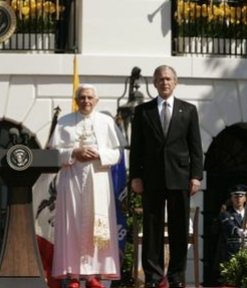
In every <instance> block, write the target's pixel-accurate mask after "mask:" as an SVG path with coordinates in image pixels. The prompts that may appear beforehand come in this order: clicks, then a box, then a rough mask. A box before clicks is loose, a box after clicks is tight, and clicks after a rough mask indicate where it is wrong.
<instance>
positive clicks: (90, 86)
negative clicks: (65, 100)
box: [75, 83, 99, 99]
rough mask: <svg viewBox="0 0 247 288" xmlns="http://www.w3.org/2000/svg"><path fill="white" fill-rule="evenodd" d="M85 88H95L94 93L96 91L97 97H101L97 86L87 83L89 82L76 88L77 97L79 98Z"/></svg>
mask: <svg viewBox="0 0 247 288" xmlns="http://www.w3.org/2000/svg"><path fill="white" fill-rule="evenodd" d="M84 89H91V90H93V93H94V95H95V97H96V98H99V97H98V94H97V89H96V87H95V86H94V85H92V84H87V83H85V84H82V85H80V86H79V87H78V88H77V90H76V92H75V98H76V99H78V97H79V95H80V93H81V91H82V90H84Z"/></svg>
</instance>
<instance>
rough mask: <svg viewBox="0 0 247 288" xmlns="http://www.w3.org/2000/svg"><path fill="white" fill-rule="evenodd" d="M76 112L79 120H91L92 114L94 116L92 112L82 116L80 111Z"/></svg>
mask: <svg viewBox="0 0 247 288" xmlns="http://www.w3.org/2000/svg"><path fill="white" fill-rule="evenodd" d="M78 112H79V115H80V117H81V119H90V118H93V117H94V114H95V112H94V111H93V112H91V113H90V114H83V113H81V112H80V111H78Z"/></svg>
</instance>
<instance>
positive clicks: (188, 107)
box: [130, 98, 203, 194]
mask: <svg viewBox="0 0 247 288" xmlns="http://www.w3.org/2000/svg"><path fill="white" fill-rule="evenodd" d="M202 173H203V154H202V146H201V137H200V130H199V123H198V114H197V110H196V107H195V106H194V105H192V104H190V103H187V102H185V101H182V100H179V99H177V98H175V99H174V107H173V114H172V118H171V121H170V126H169V130H168V133H167V137H166V138H165V136H164V134H163V130H162V126H161V122H160V117H159V112H158V107H157V98H155V99H153V100H151V101H149V102H146V103H143V104H140V105H139V106H137V107H136V109H135V114H134V119H133V122H132V135H131V149H130V180H131V179H133V178H142V179H143V181H144V189H145V194H146V193H150V192H149V191H151V193H152V191H154V190H156V191H161V192H163V191H164V187H166V188H168V189H175V190H181V189H183V190H184V189H188V185H189V180H190V179H191V178H196V179H199V180H201V179H202Z"/></svg>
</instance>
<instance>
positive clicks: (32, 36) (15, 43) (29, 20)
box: [0, 0, 78, 53]
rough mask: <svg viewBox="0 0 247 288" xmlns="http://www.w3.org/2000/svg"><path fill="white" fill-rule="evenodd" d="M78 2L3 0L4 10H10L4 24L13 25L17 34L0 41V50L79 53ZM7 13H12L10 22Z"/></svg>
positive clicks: (72, 0)
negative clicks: (77, 40) (77, 33)
mask: <svg viewBox="0 0 247 288" xmlns="http://www.w3.org/2000/svg"><path fill="white" fill-rule="evenodd" d="M76 1H78V0H71V1H68V0H9V1H6V2H4V4H2V5H4V6H3V7H2V8H3V10H2V12H5V10H6V11H7V14H6V17H5V18H6V23H4V24H8V25H9V26H12V28H13V30H14V33H11V35H10V36H9V37H5V38H6V39H4V41H3V39H2V41H0V53H1V52H2V53H6V52H8V53H9V52H30V51H31V52H42V53H43V52H44V53H74V52H76V51H77V50H78V49H77V48H78V47H77V43H76V39H77V37H76V9H75V5H76ZM1 2H2V1H1ZM0 8H1V6H0ZM5 8H7V9H5ZM8 16H10V17H9V22H8ZM0 22H1V21H0ZM3 27H4V26H3ZM6 27H7V25H6ZM0 40H1V30H0Z"/></svg>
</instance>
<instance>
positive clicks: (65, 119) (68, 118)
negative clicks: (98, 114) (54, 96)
mask: <svg viewBox="0 0 247 288" xmlns="http://www.w3.org/2000/svg"><path fill="white" fill-rule="evenodd" d="M76 115H77V112H71V113H68V114H65V115H63V116H61V117H59V119H58V124H67V123H71V122H74V121H75V118H76Z"/></svg>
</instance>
